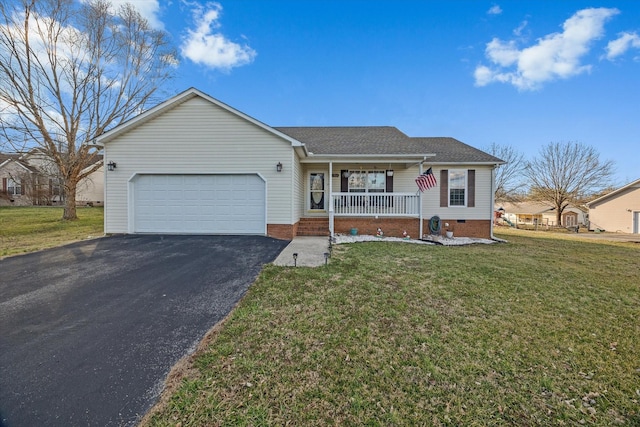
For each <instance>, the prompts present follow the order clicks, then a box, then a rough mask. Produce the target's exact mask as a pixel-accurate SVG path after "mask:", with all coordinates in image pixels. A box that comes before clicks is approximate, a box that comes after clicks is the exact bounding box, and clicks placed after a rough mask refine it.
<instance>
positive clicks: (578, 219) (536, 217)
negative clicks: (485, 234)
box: [496, 201, 587, 227]
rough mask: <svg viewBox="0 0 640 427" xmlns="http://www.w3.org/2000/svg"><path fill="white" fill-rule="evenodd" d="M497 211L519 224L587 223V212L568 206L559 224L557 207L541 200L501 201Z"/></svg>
mask: <svg viewBox="0 0 640 427" xmlns="http://www.w3.org/2000/svg"><path fill="white" fill-rule="evenodd" d="M496 211H500V212H502V218H503V219H504V220H505V222H508V223H511V224H513V225H515V226H518V225H534V226H535V225H538V226H543V227H556V226H562V227H575V226H576V225H586V224H587V216H586V212H585V211H584V210H583V209H581V208H578V207H575V206H571V205H569V206H567V207H566V208H565V209H564V210H563V211H562V219H561V222H562V223H561V224H557V222H558V220H557V216H556V209H555V208H554V207H553V206H551V205H549V204H546V203H541V202H530V201H524V202H518V203H501V204H497V205H496Z"/></svg>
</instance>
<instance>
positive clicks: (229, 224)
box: [129, 174, 266, 234]
mask: <svg viewBox="0 0 640 427" xmlns="http://www.w3.org/2000/svg"><path fill="white" fill-rule="evenodd" d="M129 194H130V195H131V197H132V198H133V200H131V201H130V202H131V203H130V206H131V209H132V210H133V212H130V218H132V220H133V223H132V224H130V225H131V227H132V229H133V230H132V232H134V233H185V234H265V233H266V188H265V181H264V180H263V179H262V178H261V177H260V176H259V175H257V174H180V175H178V174H139V175H135V176H134V177H133V178H132V179H131V181H130V191H129Z"/></svg>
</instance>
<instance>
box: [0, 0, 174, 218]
mask: <svg viewBox="0 0 640 427" xmlns="http://www.w3.org/2000/svg"><path fill="white" fill-rule="evenodd" d="M175 58H176V56H175V54H174V51H173V49H172V48H171V47H170V46H169V44H168V42H167V35H166V33H164V32H161V31H157V30H154V29H152V28H151V27H150V26H149V24H148V22H147V21H146V20H145V19H144V18H143V17H142V16H141V15H140V14H139V13H138V12H137V11H136V10H135V8H134V7H133V6H132V5H130V4H125V5H123V6H121V7H120V8H118V9H117V10H114V8H113V7H112V6H111V4H110V3H109V2H108V1H106V0H89V1H87V2H84V3H81V2H76V1H74V0H14V1H11V2H8V3H7V2H0V129H1V131H2V134H3V135H2V136H4V138H5V139H6V140H7V141H8V142H9V143H10V144H11V145H12V148H13V149H14V150H15V151H24V150H26V149H28V148H33V147H39V149H40V150H41V151H42V152H43V153H45V154H46V155H47V156H49V157H50V158H51V159H52V161H53V163H54V164H55V165H56V167H57V168H58V173H59V176H60V177H61V179H62V184H63V187H64V188H63V191H64V193H65V195H66V201H65V208H64V214H63V219H76V218H77V215H76V207H75V202H76V187H77V185H78V182H79V181H80V180H81V179H82V178H84V177H86V176H88V175H89V174H91V173H92V172H94V171H95V170H97V169H98V168H99V167H100V166H101V162H98V163H93V166H92V167H90V166H91V165H92V161H94V160H95V158H94V154H95V153H96V152H97V151H99V147H96V146H95V145H93V140H94V138H95V137H96V136H98V135H100V134H101V133H103V132H105V131H106V130H109V129H110V128H113V127H115V126H117V125H118V124H120V123H122V122H123V121H125V120H127V119H128V118H130V117H132V116H133V115H135V114H137V113H139V112H140V111H141V110H143V109H144V108H145V106H146V105H147V103H148V102H149V101H150V97H151V96H152V95H153V93H154V92H155V91H156V90H157V89H158V88H159V87H160V86H161V85H162V84H163V83H164V82H165V81H166V80H167V79H169V78H170V77H171V72H172V70H173V66H174V65H175V62H176V60H175Z"/></svg>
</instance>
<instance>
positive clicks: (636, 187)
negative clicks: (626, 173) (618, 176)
mask: <svg viewBox="0 0 640 427" xmlns="http://www.w3.org/2000/svg"><path fill="white" fill-rule="evenodd" d="M587 206H588V207H589V230H606V231H613V232H619V233H640V179H638V180H636V181H633V182H631V183H629V184H627V185H624V186H622V187H620V188H618V189H617V190H614V191H612V192H611V193H608V194H605V195H604V196H602V197H599V198H597V199H595V200H592V201H590V202H589V203H587Z"/></svg>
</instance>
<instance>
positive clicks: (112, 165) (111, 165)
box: [107, 162, 116, 171]
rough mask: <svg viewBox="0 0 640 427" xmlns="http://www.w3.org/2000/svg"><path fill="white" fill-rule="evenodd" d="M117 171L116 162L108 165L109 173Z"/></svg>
mask: <svg viewBox="0 0 640 427" xmlns="http://www.w3.org/2000/svg"><path fill="white" fill-rule="evenodd" d="M115 169H116V162H109V163H107V170H108V171H114V170H115Z"/></svg>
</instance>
